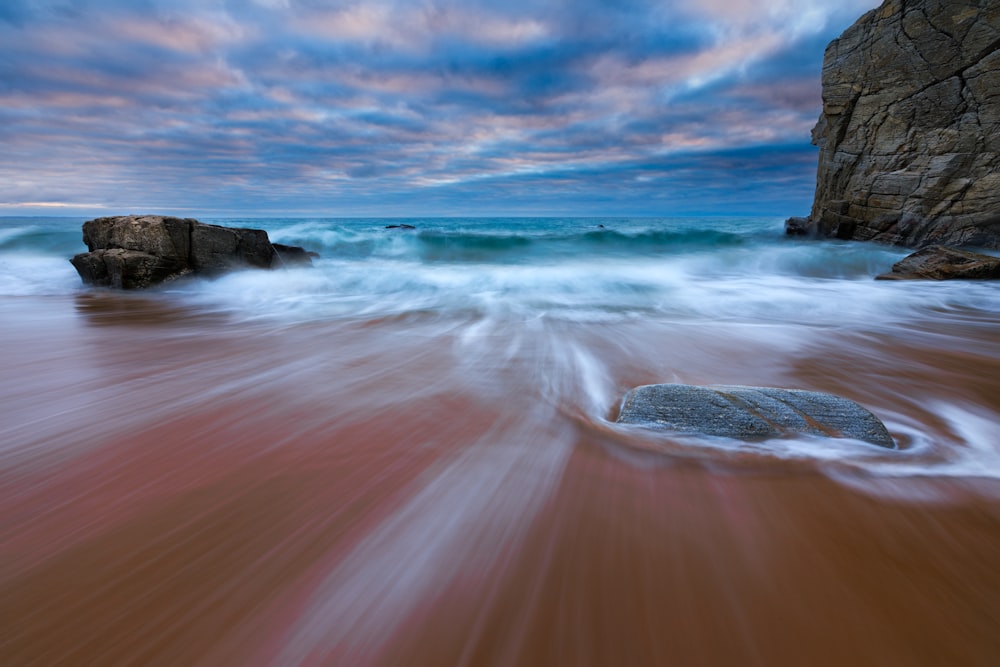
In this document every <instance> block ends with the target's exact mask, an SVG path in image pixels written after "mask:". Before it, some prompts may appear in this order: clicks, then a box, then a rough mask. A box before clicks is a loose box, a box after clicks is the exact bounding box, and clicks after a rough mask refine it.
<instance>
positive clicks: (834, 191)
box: [809, 0, 1000, 248]
mask: <svg viewBox="0 0 1000 667" xmlns="http://www.w3.org/2000/svg"><path fill="white" fill-rule="evenodd" d="M813 143H814V144H816V145H817V146H819V148H820V156H819V168H818V171H817V177H816V196H815V200H814V202H813V207H812V212H811V214H810V216H809V219H810V221H811V223H812V224H814V225H816V226H817V228H818V229H819V232H820V234H821V235H823V236H827V237H837V238H844V239H858V240H874V241H881V242H886V243H893V244H899V245H906V246H914V247H921V246H926V245H931V244H946V245H969V246H979V247H985V248H1000V2H996V0H948V2H943V1H942V0H906V1H905V2H904V1H903V0H886V2H884V3H883V4H882V6H881V7H879V8H877V9H874V10H872V11H870V12H868V13H867V14H865V15H864V16H863V17H861V18H860V19H859V20H858V21H857V23H855V24H854V25H853V26H851V27H850V28H848V29H847V30H846V31H845V32H844V34H843V35H841V36H840V37H839V38H838V39H836V40H834V41H833V42H832V43H831V44H830V45H829V46H828V47H827V50H826V55H825V58H824V62H823V112H822V114H821V116H820V119H819V122H818V123H817V124H816V127H815V128H814V129H813Z"/></svg>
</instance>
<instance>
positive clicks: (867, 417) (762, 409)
mask: <svg viewBox="0 0 1000 667" xmlns="http://www.w3.org/2000/svg"><path fill="white" fill-rule="evenodd" d="M618 422H619V423H622V424H637V425H641V426H646V427H650V428H656V429H662V430H666V431H672V432H675V433H683V434H698V435H710V436H720V437H726V438H735V439H738V440H764V439H768V438H777V437H782V436H789V435H795V434H807V435H818V436H825V437H831V438H852V439H855V440H863V441H865V442H868V443H871V444H873V445H878V446H879V447H887V448H889V449H895V447H896V445H895V443H894V442H893V440H892V436H890V435H889V432H888V431H887V430H886V428H885V425H884V424H882V422H881V421H879V419H878V417H876V416H875V415H873V414H872V413H871V412H869V411H868V410H866V409H865V408H863V407H861V406H860V405H858V404H857V403H855V402H854V401H850V400H848V399H846V398H841V397H840V396H834V395H832V394H824V393H820V392H814V391H801V390H797V389H774V388H770V387H737V386H724V385H718V386H710V387H698V386H693V385H685V384H651V385H646V386H643V387H637V388H635V389H633V390H632V391H630V392H629V393H628V394H626V395H625V399H624V401H623V402H622V408H621V413H620V414H619V415H618Z"/></svg>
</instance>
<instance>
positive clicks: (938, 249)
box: [875, 245, 1000, 280]
mask: <svg viewBox="0 0 1000 667" xmlns="http://www.w3.org/2000/svg"><path fill="white" fill-rule="evenodd" d="M875 279H876V280H997V279H1000V257H993V256H991V255H983V254H980V253H977V252H969V251H968V250H962V249H960V248H951V247H948V246H940V245H934V246H928V247H927V248H923V249H921V250H918V251H917V252H915V253H913V254H912V255H907V256H906V257H904V258H903V259H901V260H899V261H898V262H896V263H895V264H893V265H892V271H891V272H890V273H883V274H882V275H880V276H876V277H875Z"/></svg>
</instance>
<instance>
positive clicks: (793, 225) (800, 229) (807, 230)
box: [785, 218, 817, 236]
mask: <svg viewBox="0 0 1000 667" xmlns="http://www.w3.org/2000/svg"><path fill="white" fill-rule="evenodd" d="M816 233H817V232H816V225H815V224H814V223H813V222H812V220H810V219H809V218H789V219H788V220H785V234H787V235H788V236H816Z"/></svg>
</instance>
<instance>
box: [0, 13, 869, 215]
mask: <svg viewBox="0 0 1000 667" xmlns="http://www.w3.org/2000/svg"><path fill="white" fill-rule="evenodd" d="M874 4H875V2H874V0H845V1H844V2H842V3H839V4H838V5H836V6H830V5H829V4H828V3H822V2H819V1H818V0H803V1H802V2H798V1H797V2H791V1H790V0H770V1H769V2H749V1H741V2H737V1H733V2H730V1H729V0H726V1H725V2H723V1H722V0H698V1H697V2H695V1H694V0H682V1H676V2H663V3H645V2H614V3H612V2H605V1H602V0H577V1H576V2H570V1H569V0H564V1H562V2H558V1H557V2H552V3H546V4H544V5H539V4H538V3H535V2H530V3H529V2H527V1H525V0H510V1H509V2H506V3H503V4H497V3H485V2H478V1H475V0H469V1H466V2H453V1H445V0H439V1H428V2H423V3H419V4H418V3H413V2H402V1H398V2H394V1H391V0H370V1H369V2H364V3H361V2H330V1H325V0H323V1H321V0H256V2H254V3H250V4H247V3H236V2H230V1H228V0H214V1H212V2H195V1H194V0H176V1H174V2H167V1H166V0H145V1H144V2H125V1H124V0H87V1H83V0H76V1H73V2H70V1H69V0H65V1H64V2H59V1H57V0H44V1H41V2H34V3H30V4H28V3H26V2H21V1H18V2H9V3H7V4H5V5H4V9H3V10H2V11H0V145H3V147H4V151H3V152H2V155H0V201H6V202H57V203H58V202H74V201H75V202H95V203H100V204H102V205H103V206H106V207H108V206H110V207H113V206H115V205H121V206H123V207H127V208H128V209H129V210H141V209H144V208H145V207H159V208H164V207H174V208H177V209H180V208H185V209H190V208H198V207H205V208H206V209H208V208H211V209H212V210H214V211H222V212H225V211H233V212H246V211H261V210H272V209H273V210H274V211H276V212H281V209H282V206H285V207H288V208H289V210H290V209H291V208H293V207H294V208H296V210H299V209H301V208H302V207H309V208H312V209H315V210H321V211H329V210H331V209H336V210H345V211H346V210H351V211H352V212H355V213H356V212H358V211H365V212H367V213H369V214H380V213H382V212H383V211H384V210H387V209H388V208H393V209H394V207H400V206H403V205H404V203H406V204H408V205H409V206H411V207H412V211H411V212H412V213H414V214H417V213H421V212H425V211H432V210H434V211H440V210H447V211H451V212H461V211H460V209H461V208H462V207H463V206H466V207H470V210H472V211H477V210H481V209H480V204H481V203H483V204H489V205H491V206H494V205H495V206H497V207H502V206H503V205H508V206H510V207H511V208H512V209H515V208H516V209H517V210H523V211H530V210H531V207H532V206H536V207H538V210H554V208H556V207H558V208H559V209H560V210H561V211H562V212H567V211H571V210H573V208H574V207H576V210H579V211H580V212H600V213H613V212H614V211H615V210H617V208H620V209H622V210H625V209H626V208H627V209H629V210H630V211H631V212H632V213H634V212H635V210H636V209H637V208H642V207H643V206H644V207H645V210H646V212H647V213H650V214H656V213H664V212H669V210H674V207H675V206H676V205H678V204H677V202H681V203H684V205H685V206H687V209H686V210H689V209H690V208H691V203H692V202H693V201H699V202H701V203H699V206H702V205H704V210H705V211H709V209H710V208H711V205H714V206H717V207H718V208H719V210H730V211H732V210H736V209H737V208H739V207H740V206H744V207H745V208H746V210H754V211H761V210H764V209H766V208H767V207H768V206H771V208H773V209H774V210H775V211H776V212H778V211H779V209H780V213H793V212H796V211H800V210H802V209H803V208H805V207H807V206H808V199H809V196H810V193H809V192H808V190H809V188H808V187H806V185H808V184H809V183H810V182H811V181H812V179H814V176H815V173H814V170H815V153H814V150H813V149H812V148H811V147H810V146H809V128H810V127H811V126H812V124H813V122H815V119H816V117H817V115H818V112H819V105H820V100H819V68H820V64H821V60H822V51H823V46H824V45H825V44H826V42H828V41H829V40H830V39H831V38H832V37H834V36H836V34H837V33H839V32H840V31H841V30H843V29H844V28H845V27H846V26H847V25H848V24H849V23H850V22H851V21H852V20H853V19H854V18H856V17H857V16H858V15H860V14H861V13H862V12H863V11H864V10H866V9H869V8H871V7H872V6H874ZM734 156H738V158H737V157H734ZM782 160H784V162H782ZM714 179H717V181H716V180H714ZM734 183H739V184H747V186H746V189H743V186H742V185H740V186H736V185H734ZM789 183H793V184H795V185H794V187H790V186H789V185H788V184H789ZM681 184H682V185H681ZM804 184H805V185H804ZM698 192H702V193H711V197H701V198H699V196H698ZM792 192H794V193H795V194H794V196H795V197H797V199H795V200H794V207H793V208H794V209H795V210H794V211H793V210H787V208H786V207H790V206H792V205H791V204H790V203H789V202H790V201H791V200H790V199H789V196H790V195H789V193H792ZM727 193H728V194H727ZM751 193H753V194H755V196H754V198H753V200H752V201H748V200H747V199H746V197H747V195H749V194H751ZM762 193H773V198H772V199H771V201H770V203H768V202H767V201H763V200H761V199H760V196H759V195H761V194H762ZM505 202H506V204H505ZM685 202H686V203H685ZM739 202H743V203H742V204H740V203H739ZM595 203H599V204H600V206H602V207H604V208H603V209H602V210H600V211H595V209H594V205H595ZM616 207H617V208H616ZM394 210H395V209H394ZM699 210H701V209H699Z"/></svg>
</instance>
